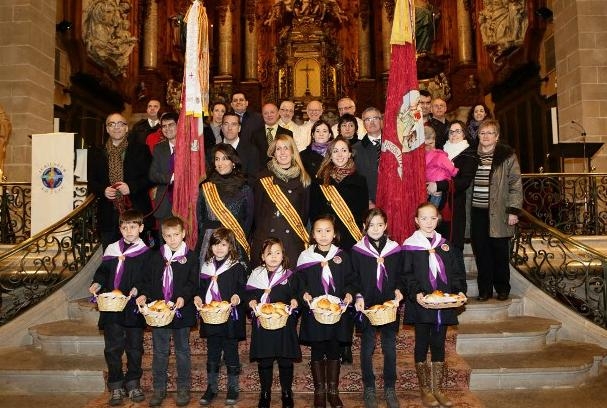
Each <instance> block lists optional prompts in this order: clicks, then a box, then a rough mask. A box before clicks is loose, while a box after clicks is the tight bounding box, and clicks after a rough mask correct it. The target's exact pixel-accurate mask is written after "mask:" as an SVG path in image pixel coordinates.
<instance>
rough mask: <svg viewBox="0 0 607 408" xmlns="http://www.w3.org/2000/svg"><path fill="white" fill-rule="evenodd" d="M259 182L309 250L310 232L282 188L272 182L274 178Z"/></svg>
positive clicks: (263, 179) (264, 178) (266, 178)
mask: <svg viewBox="0 0 607 408" xmlns="http://www.w3.org/2000/svg"><path fill="white" fill-rule="evenodd" d="M259 181H260V182H261V185H262V186H263V188H264V190H266V193H268V195H269V196H270V198H271V199H272V201H273V202H274V204H275V205H276V208H278V211H280V213H281V214H282V216H283V217H285V219H286V220H287V222H288V223H289V225H290V226H291V228H293V230H294V231H295V233H296V234H297V235H298V236H299V238H300V239H301V240H302V241H303V243H304V246H305V247H306V248H307V247H308V242H309V240H310V236H309V235H308V231H307V230H306V227H305V226H304V225H303V222H302V221H301V217H300V216H299V214H298V213H297V211H296V210H295V208H293V204H291V202H290V201H289V199H288V198H287V196H285V194H284V193H283V192H282V190H281V189H280V187H278V186H277V185H276V184H274V183H273V182H272V177H263V178H262V179H260V180H259Z"/></svg>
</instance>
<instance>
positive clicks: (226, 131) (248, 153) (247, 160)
mask: <svg viewBox="0 0 607 408" xmlns="http://www.w3.org/2000/svg"><path fill="white" fill-rule="evenodd" d="M221 130H222V132H223V142H224V143H227V144H230V145H232V147H234V149H236V153H238V157H240V161H241V162H242V171H243V173H245V175H246V176H247V182H248V183H249V185H250V186H252V185H254V183H255V180H256V179H257V173H259V153H258V151H257V148H256V147H255V146H254V145H253V144H251V143H250V142H247V141H246V140H243V139H241V138H240V136H239V134H238V133H239V132H240V118H239V117H238V115H236V114H235V113H226V114H225V115H223V121H222V122H221Z"/></svg>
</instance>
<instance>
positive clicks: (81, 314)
mask: <svg viewBox="0 0 607 408" xmlns="http://www.w3.org/2000/svg"><path fill="white" fill-rule="evenodd" d="M67 315H68V317H69V318H70V319H72V320H80V321H83V322H86V323H87V324H92V325H97V321H99V311H98V310H97V305H96V304H95V303H93V302H91V300H90V297H87V298H82V299H76V300H72V301H70V302H69V303H68V306H67Z"/></svg>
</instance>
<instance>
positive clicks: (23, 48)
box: [0, 0, 56, 181]
mask: <svg viewBox="0 0 607 408" xmlns="http://www.w3.org/2000/svg"><path fill="white" fill-rule="evenodd" d="M55 8H56V2H55V1H53V0H51V1H48V0H0V104H1V105H2V106H3V107H4V110H5V112H6V113H7V115H8V116H9V118H10V120H11V123H12V125H13V132H12V135H11V138H10V141H9V143H8V147H7V154H6V161H5V166H4V174H5V175H6V177H7V179H8V180H10V181H29V180H30V177H31V139H30V137H29V135H31V134H35V133H48V132H52V131H53V89H54V68H55V67H54V63H55Z"/></svg>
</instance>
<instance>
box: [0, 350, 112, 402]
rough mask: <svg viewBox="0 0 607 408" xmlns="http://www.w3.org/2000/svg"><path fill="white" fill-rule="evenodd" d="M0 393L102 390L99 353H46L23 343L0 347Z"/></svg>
mask: <svg viewBox="0 0 607 408" xmlns="http://www.w3.org/2000/svg"><path fill="white" fill-rule="evenodd" d="M0 361H2V364H1V365H0V394H28V393H32V394H35V393H45V392H58V391H60V392H87V393H98V392H102V391H104V390H105V379H104V375H105V374H104V373H105V371H104V370H106V366H105V360H104V358H103V354H101V355H98V356H82V355H76V356H66V355H62V356H49V355H48V354H46V353H45V352H43V351H42V350H41V349H38V348H35V347H32V346H27V347H19V348H4V349H0Z"/></svg>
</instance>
